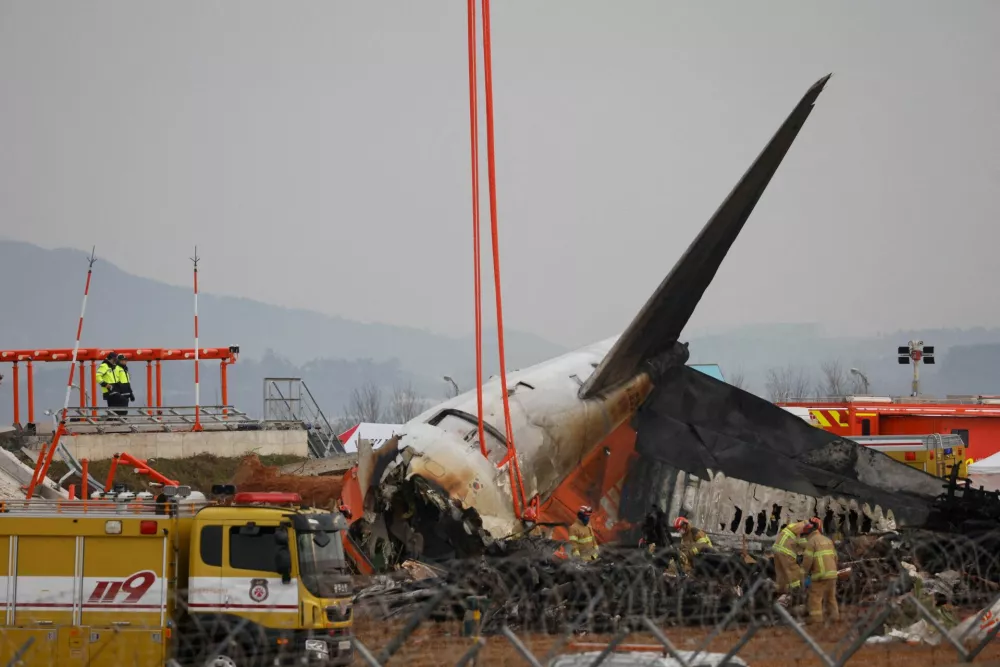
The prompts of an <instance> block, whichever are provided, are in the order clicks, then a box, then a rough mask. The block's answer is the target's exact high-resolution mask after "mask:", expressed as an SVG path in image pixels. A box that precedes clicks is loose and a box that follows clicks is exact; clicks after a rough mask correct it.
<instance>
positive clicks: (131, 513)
mask: <svg viewBox="0 0 1000 667" xmlns="http://www.w3.org/2000/svg"><path fill="white" fill-rule="evenodd" d="M181 488H182V489H183V488H185V487H181ZM229 488H230V489H231V488H232V487H229ZM187 492H190V489H187ZM199 495H200V494H199ZM346 528H347V522H346V519H345V518H344V516H343V515H342V514H341V513H339V512H325V511H321V510H316V509H312V508H308V507H304V506H303V505H302V502H301V499H300V498H299V496H298V494H293V493H235V489H233V490H232V491H231V492H230V493H227V494H225V496H224V499H223V500H221V501H219V500H216V501H213V502H210V501H207V500H205V499H204V497H201V498H200V499H195V498H191V497H190V496H188V497H185V494H184V493H181V492H180V491H179V489H178V488H177V487H174V488H172V489H168V488H164V493H163V494H161V495H160V496H159V497H157V498H156V499H155V500H152V499H140V498H137V496H136V494H133V493H129V492H117V491H116V492H109V493H106V494H101V495H100V497H99V498H84V499H79V500H76V499H73V500H58V501H49V500H41V499H30V500H21V499H10V500H4V501H0V553H3V554H5V555H6V557H5V558H0V578H2V579H3V581H0V602H2V603H3V605H4V608H5V611H6V615H5V617H4V618H5V620H4V621H3V622H2V631H3V634H4V636H5V638H6V639H7V642H6V643H5V645H4V647H3V648H0V664H19V665H22V666H23V667H34V666H38V667H41V666H42V665H45V666H48V665H52V664H59V665H66V666H67V667H72V666H77V665H78V666H79V667H83V665H89V666H90V667H112V666H117V665H123V664H129V665H134V666H135V667H161V666H162V665H163V664H164V663H165V662H170V661H171V660H174V661H176V662H178V663H180V664H199V665H202V664H208V665H213V667H247V666H249V665H275V664H312V665H346V664H350V663H351V662H352V660H353V642H352V639H353V637H352V633H351V628H352V627H353V620H354V619H353V609H352V604H351V601H352V597H351V595H352V586H351V578H350V570H349V569H348V565H347V563H346V561H345V556H344V548H343V543H342V539H343V536H344V534H345V533H344V531H345V530H346ZM3 591H6V594H4V593H3Z"/></svg>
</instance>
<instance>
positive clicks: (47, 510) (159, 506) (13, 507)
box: [0, 497, 215, 519]
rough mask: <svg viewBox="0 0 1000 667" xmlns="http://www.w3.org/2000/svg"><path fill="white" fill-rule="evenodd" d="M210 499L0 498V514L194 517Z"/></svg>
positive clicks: (208, 504)
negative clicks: (158, 501)
mask: <svg viewBox="0 0 1000 667" xmlns="http://www.w3.org/2000/svg"><path fill="white" fill-rule="evenodd" d="M213 504H215V503H213V502H212V501H210V500H206V499H203V498H197V499H192V500H186V499H181V500H180V501H179V502H178V501H174V500H170V501H167V502H161V503H157V502H156V501H153V500H144V499H141V498H134V497H133V498H131V499H119V498H101V499H86V500H85V499H76V500H47V499H42V498H31V499H27V500H20V499H8V500H3V501H0V514H11V515H15V516H53V515H60V514H74V515H75V514H87V515H91V516H122V515H141V516H156V517H160V518H164V519H166V518H167V517H172V516H193V515H194V514H196V513H197V512H198V510H200V509H201V508H203V507H208V506H210V505H213Z"/></svg>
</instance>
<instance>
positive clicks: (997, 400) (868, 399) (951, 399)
mask: <svg viewBox="0 0 1000 667" xmlns="http://www.w3.org/2000/svg"><path fill="white" fill-rule="evenodd" d="M778 403H782V404H786V403H803V404H817V405H821V404H836V405H842V404H844V403H865V404H875V403H884V404H886V405H894V404H899V403H902V404H906V403H916V404H938V405H1000V397H998V396H946V397H944V398H939V397H935V396H862V395H858V394H846V395H844V396H793V397H791V398H785V399H781V400H780V401H778Z"/></svg>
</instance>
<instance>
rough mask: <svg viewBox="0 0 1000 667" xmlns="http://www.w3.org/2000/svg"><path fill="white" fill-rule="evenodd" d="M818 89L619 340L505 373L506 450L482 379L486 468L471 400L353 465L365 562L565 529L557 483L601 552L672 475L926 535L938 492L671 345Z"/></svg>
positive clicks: (444, 407) (443, 407)
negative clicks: (388, 548)
mask: <svg viewBox="0 0 1000 667" xmlns="http://www.w3.org/2000/svg"><path fill="white" fill-rule="evenodd" d="M828 79H829V76H827V77H824V78H823V79H821V80H820V81H818V82H817V83H816V84H814V85H813V86H812V87H810V88H809V90H808V91H807V92H806V94H805V96H804V97H803V98H802V100H801V101H800V102H799V103H798V104H797V105H796V106H795V108H794V109H793V110H792V112H791V114H790V115H789V116H788V118H787V119H786V120H785V121H784V123H783V124H782V125H781V127H780V128H779V129H778V131H777V133H776V134H775V135H774V136H773V138H772V139H771V140H770V142H769V143H768V144H767V146H766V147H765V148H764V150H763V151H762V152H761V154H760V155H759V156H758V157H757V159H756V160H755V161H754V163H753V164H752V165H751V167H750V168H749V170H748V171H747V172H746V173H745V174H744V176H743V177H742V178H741V180H740V181H739V182H738V183H737V185H736V187H735V188H734V189H733V190H732V192H730V194H729V195H728V197H727V198H726V199H725V201H723V203H722V205H721V206H720V207H719V208H718V210H717V211H716V212H715V214H714V215H713V216H712V217H711V219H710V220H709V221H708V223H707V224H706V225H705V227H704V228H703V229H702V231H701V232H700V233H699V235H698V236H697V238H696V239H695V240H694V242H693V243H692V244H691V246H690V247H689V248H688V249H687V251H686V252H685V253H684V255H683V256H682V257H681V258H680V260H679V261H678V262H677V264H676V265H675V266H674V268H673V270H672V271H671V272H670V273H669V275H668V276H667V277H666V279H665V280H664V281H663V282H662V283H661V284H660V286H659V287H658V288H657V290H656V291H655V293H654V294H653V295H652V297H651V298H650V299H649V300H648V301H647V303H646V304H645V305H644V306H643V308H642V309H641V310H640V312H639V313H638V315H637V316H636V317H635V318H634V319H633V321H632V322H631V324H630V325H629V326H628V328H627V329H626V330H625V332H624V333H623V334H621V335H620V336H619V337H617V338H614V339H611V340H607V341H604V342H601V343H598V344H596V345H593V346H590V347H587V348H584V349H582V350H578V351H576V352H572V353H569V354H566V355H564V356H561V357H558V358H555V359H552V360H550V361H547V362H544V363H541V364H538V365H536V366H534V367H531V368H528V369H525V370H521V371H517V372H513V373H509V374H508V377H507V384H508V387H509V390H508V396H509V404H510V411H511V420H512V422H513V429H514V446H515V447H516V452H512V451H509V448H510V443H508V442H507V441H506V439H505V437H504V436H503V434H502V430H503V422H504V415H503V405H502V396H501V388H500V382H499V379H498V378H494V379H492V380H491V381H490V382H488V383H486V384H484V386H483V390H482V391H483V401H484V411H483V416H484V417H483V418H484V422H485V431H484V432H485V440H486V441H487V442H486V443H484V444H485V447H484V448H483V449H484V450H485V452H486V455H485V456H484V455H483V454H482V450H481V446H480V442H479V437H478V426H477V424H478V420H477V418H476V414H477V397H476V392H475V391H472V392H467V393H465V394H463V395H460V396H457V397H455V398H453V399H451V400H449V401H447V402H445V403H442V404H440V405H438V406H436V407H434V408H432V409H430V410H428V411H426V412H424V413H423V414H421V415H419V416H418V417H416V418H415V419H413V420H412V421H410V422H409V423H407V424H406V425H405V426H404V429H403V431H404V434H403V435H402V436H401V437H399V438H398V439H397V440H393V441H390V442H388V443H386V444H385V445H383V446H382V447H381V448H380V449H379V450H378V451H375V452H371V451H370V450H369V451H368V452H360V453H359V465H358V468H357V475H356V476H355V478H354V483H355V484H357V486H358V487H359V488H358V493H357V495H359V496H360V498H361V502H362V503H363V507H364V510H365V511H364V513H363V516H359V517H357V519H360V520H358V521H356V524H360V525H356V526H355V527H354V528H355V529H356V532H358V533H360V532H361V531H363V532H364V533H366V535H365V536H364V539H363V540H362V541H363V542H365V543H367V545H368V546H367V549H368V550H369V551H370V552H372V550H373V549H374V548H375V547H374V544H375V543H377V542H379V539H378V538H382V542H383V543H388V544H393V545H395V547H396V548H395V549H394V550H393V551H394V552H396V553H397V554H398V553H400V552H401V551H406V552H409V553H410V554H415V555H419V556H421V557H422V558H425V559H436V558H449V557H454V556H456V555H471V554H475V553H482V552H483V550H484V548H486V547H489V546H490V545H491V544H493V543H494V542H496V541H497V540H502V539H503V538H507V537H509V536H512V535H515V534H518V533H520V532H523V531H524V530H525V528H524V522H523V519H524V518H526V517H525V512H526V511H527V512H529V516H531V518H532V519H534V518H535V515H536V514H537V521H538V523H539V524H543V525H544V524H546V523H550V524H560V523H562V524H565V523H568V522H571V521H572V517H573V514H574V513H575V511H576V506H572V505H571V503H568V502H563V501H560V498H559V494H560V493H561V491H560V487H561V485H564V482H567V480H568V478H570V477H573V479H572V480H569V481H572V486H574V488H575V489H577V493H576V495H571V496H570V497H572V498H579V497H585V498H592V499H593V501H594V502H591V503H589V504H592V505H594V508H595V514H594V517H593V519H592V525H594V526H595V529H597V530H598V531H599V537H601V538H602V541H609V540H608V538H609V536H612V537H613V535H614V531H615V530H616V528H617V527H620V526H625V525H635V522H638V521H639V520H641V517H642V516H643V515H644V514H645V512H646V511H647V510H648V508H649V507H650V506H651V505H662V504H663V501H664V500H665V499H666V500H668V501H669V498H670V497H671V496H672V495H674V496H677V495H683V493H679V494H678V492H677V489H676V488H675V487H676V485H677V484H678V483H679V482H678V477H679V476H678V471H681V472H682V473H683V474H681V475H680V477H683V478H684V479H686V480H688V482H689V481H690V480H691V479H692V478H693V477H697V478H698V479H699V480H701V481H703V482H708V483H710V484H718V485H721V486H719V489H721V488H722V487H723V486H724V487H725V488H726V489H727V491H726V493H728V495H729V497H730V498H732V497H734V496H741V497H742V498H744V499H745V501H746V503H747V504H750V505H752V504H754V503H756V506H754V507H743V508H740V509H741V510H742V512H743V516H744V517H756V516H759V515H764V513H767V514H772V513H773V512H774V510H775V509H778V511H779V512H780V508H781V507H784V508H786V510H787V512H788V513H787V514H786V515H785V516H789V515H790V514H793V513H794V515H795V516H796V517H802V516H806V515H807V513H808V514H817V513H818V514H819V516H823V515H824V510H828V511H836V512H841V513H845V514H846V512H847V510H848V509H850V510H851V511H854V512H856V513H857V514H861V515H864V518H865V521H866V522H869V523H874V524H876V525H879V526H884V525H886V524H888V525H890V527H891V525H892V524H893V523H895V526H897V527H905V526H915V527H916V526H926V525H928V524H929V523H933V521H934V518H933V515H934V504H935V499H936V498H937V497H938V496H939V495H940V494H941V491H942V481H941V480H940V479H939V478H935V477H933V476H931V475H928V474H925V473H923V472H920V471H917V470H915V469H913V468H910V467H908V466H906V465H903V464H901V463H898V462H896V461H893V460H892V459H891V458H889V457H888V456H885V455H884V454H881V453H879V452H875V451H872V450H870V449H866V448H865V447H863V446H860V445H858V444H856V443H854V442H852V441H850V440H844V439H842V438H838V437H837V436H835V435H833V434H831V433H828V432H825V431H822V430H820V429H817V428H814V427H812V426H810V425H809V424H807V423H806V422H804V421H803V420H801V419H799V418H797V417H795V416H793V415H791V414H790V413H788V412H786V411H785V410H782V409H780V408H778V407H776V406H774V405H773V404H771V403H769V402H767V401H765V400H762V399H760V398H758V397H756V396H753V395H752V394H749V393H747V392H745V391H742V390H740V389H737V388H735V387H733V386H730V385H728V384H726V383H723V382H720V381H718V380H715V379H713V378H711V377H709V376H707V375H704V374H702V373H700V372H699V371H697V370H694V369H692V368H689V367H687V366H685V362H686V361H687V359H688V350H687V345H686V344H685V343H681V342H680V341H679V337H680V335H681V332H682V330H683V329H684V326H685V325H686V324H687V322H688V320H689V319H690V317H691V315H692V313H693V312H694V309H695V307H696V306H697V304H698V302H699V301H700V299H701V297H702V295H703V294H704V292H705V290H706V289H707V288H708V286H709V284H710V283H711V281H712V279H713V278H714V276H715V274H716V271H717V270H718V268H719V266H720V264H721V263H722V260H723V259H724V257H725V256H726V253H727V252H728V251H729V249H730V247H731V246H732V244H733V242H734V241H735V240H736V237H737V235H738V234H739V232H740V230H741V229H742V228H743V225H744V223H745V222H746V220H747V218H748V217H749V215H750V213H751V211H752V210H753V208H754V206H755V205H756V203H757V201H758V200H759V198H760V196H761V195H762V193H763V192H764V189H765V188H766V186H767V184H768V183H769V181H770V180H771V178H772V176H773V175H774V173H775V171H776V170H777V168H778V165H779V164H780V163H781V161H782V159H783V158H784V156H785V154H786V153H787V152H788V150H789V148H790V146H791V144H792V142H793V140H794V139H795V137H796V136H797V135H798V133H799V131H800V129H801V128H802V126H803V124H804V123H805V121H806V119H807V118H808V116H809V114H810V113H811V111H812V109H813V105H814V103H815V101H816V99H817V97H818V96H819V94H820V92H821V91H822V90H823V88H824V86H825V85H826V83H827V81H828ZM623 448H624V449H626V450H629V464H628V466H627V471H626V472H624V473H623V474H622V478H621V479H617V480H615V479H613V477H614V475H613V474H612V473H610V472H609V469H610V467H609V466H607V465H602V463H601V462H600V461H599V460H598V459H600V458H601V456H602V454H603V455H604V456H606V457H608V458H610V457H611V455H612V450H615V451H618V450H621V449H623ZM511 454H513V456H516V462H517V463H518V464H519V470H518V477H517V478H516V477H515V475H514V474H513V471H510V470H508V467H509V466H510V465H511V464H512V461H511V457H510V456H509V455H511ZM595 461H596V462H595ZM609 475H610V477H609ZM515 479H517V483H515ZM684 483H687V482H684ZM671 485H673V486H671ZM519 487H520V488H519ZM580 489H584V491H579V490H580ZM609 489H610V490H611V491H612V492H613V493H611V494H610V495H617V494H618V492H619V491H620V502H619V503H613V502H607V501H608V498H609V494H608V493H606V492H607V491H609ZM681 491H683V489H681ZM717 491H718V489H717ZM720 493H721V492H720ZM581 494H582V496H581ZM588 494H590V495H588ZM601 494H603V495H601ZM716 495H719V493H717V494H716ZM726 500H727V499H726V498H723V497H719V500H718V501H717V502H715V503H713V504H714V505H716V506H720V505H722V504H724V503H725V502H726ZM676 510H677V508H676V507H675V508H674V511H675V512H676ZM729 511H730V512H731V511H732V505H730V510H729ZM358 514H360V513H358ZM694 518H695V519H696V520H697V517H694ZM716 519H718V517H716ZM738 521H739V519H738V518H737V519H736V520H734V522H733V523H734V524H735V523H737V522H738ZM723 523H729V521H728V517H727V518H726V519H725V520H724V521H719V522H718V524H717V525H721V524H723ZM706 527H708V525H707V524H706ZM602 531H603V534H602ZM371 538H374V539H371Z"/></svg>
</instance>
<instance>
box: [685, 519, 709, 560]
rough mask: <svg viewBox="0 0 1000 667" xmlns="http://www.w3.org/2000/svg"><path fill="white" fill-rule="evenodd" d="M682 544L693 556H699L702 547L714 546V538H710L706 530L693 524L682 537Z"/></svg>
mask: <svg viewBox="0 0 1000 667" xmlns="http://www.w3.org/2000/svg"><path fill="white" fill-rule="evenodd" d="M681 546H682V547H685V548H686V549H687V550H688V551H689V552H690V553H691V555H692V556H697V555H698V552H699V551H701V550H702V549H711V548H712V540H710V539H708V535H706V534H705V531H703V530H701V529H700V528H695V527H694V526H691V527H690V528H688V531H687V532H686V533H684V535H683V536H682V537H681Z"/></svg>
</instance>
